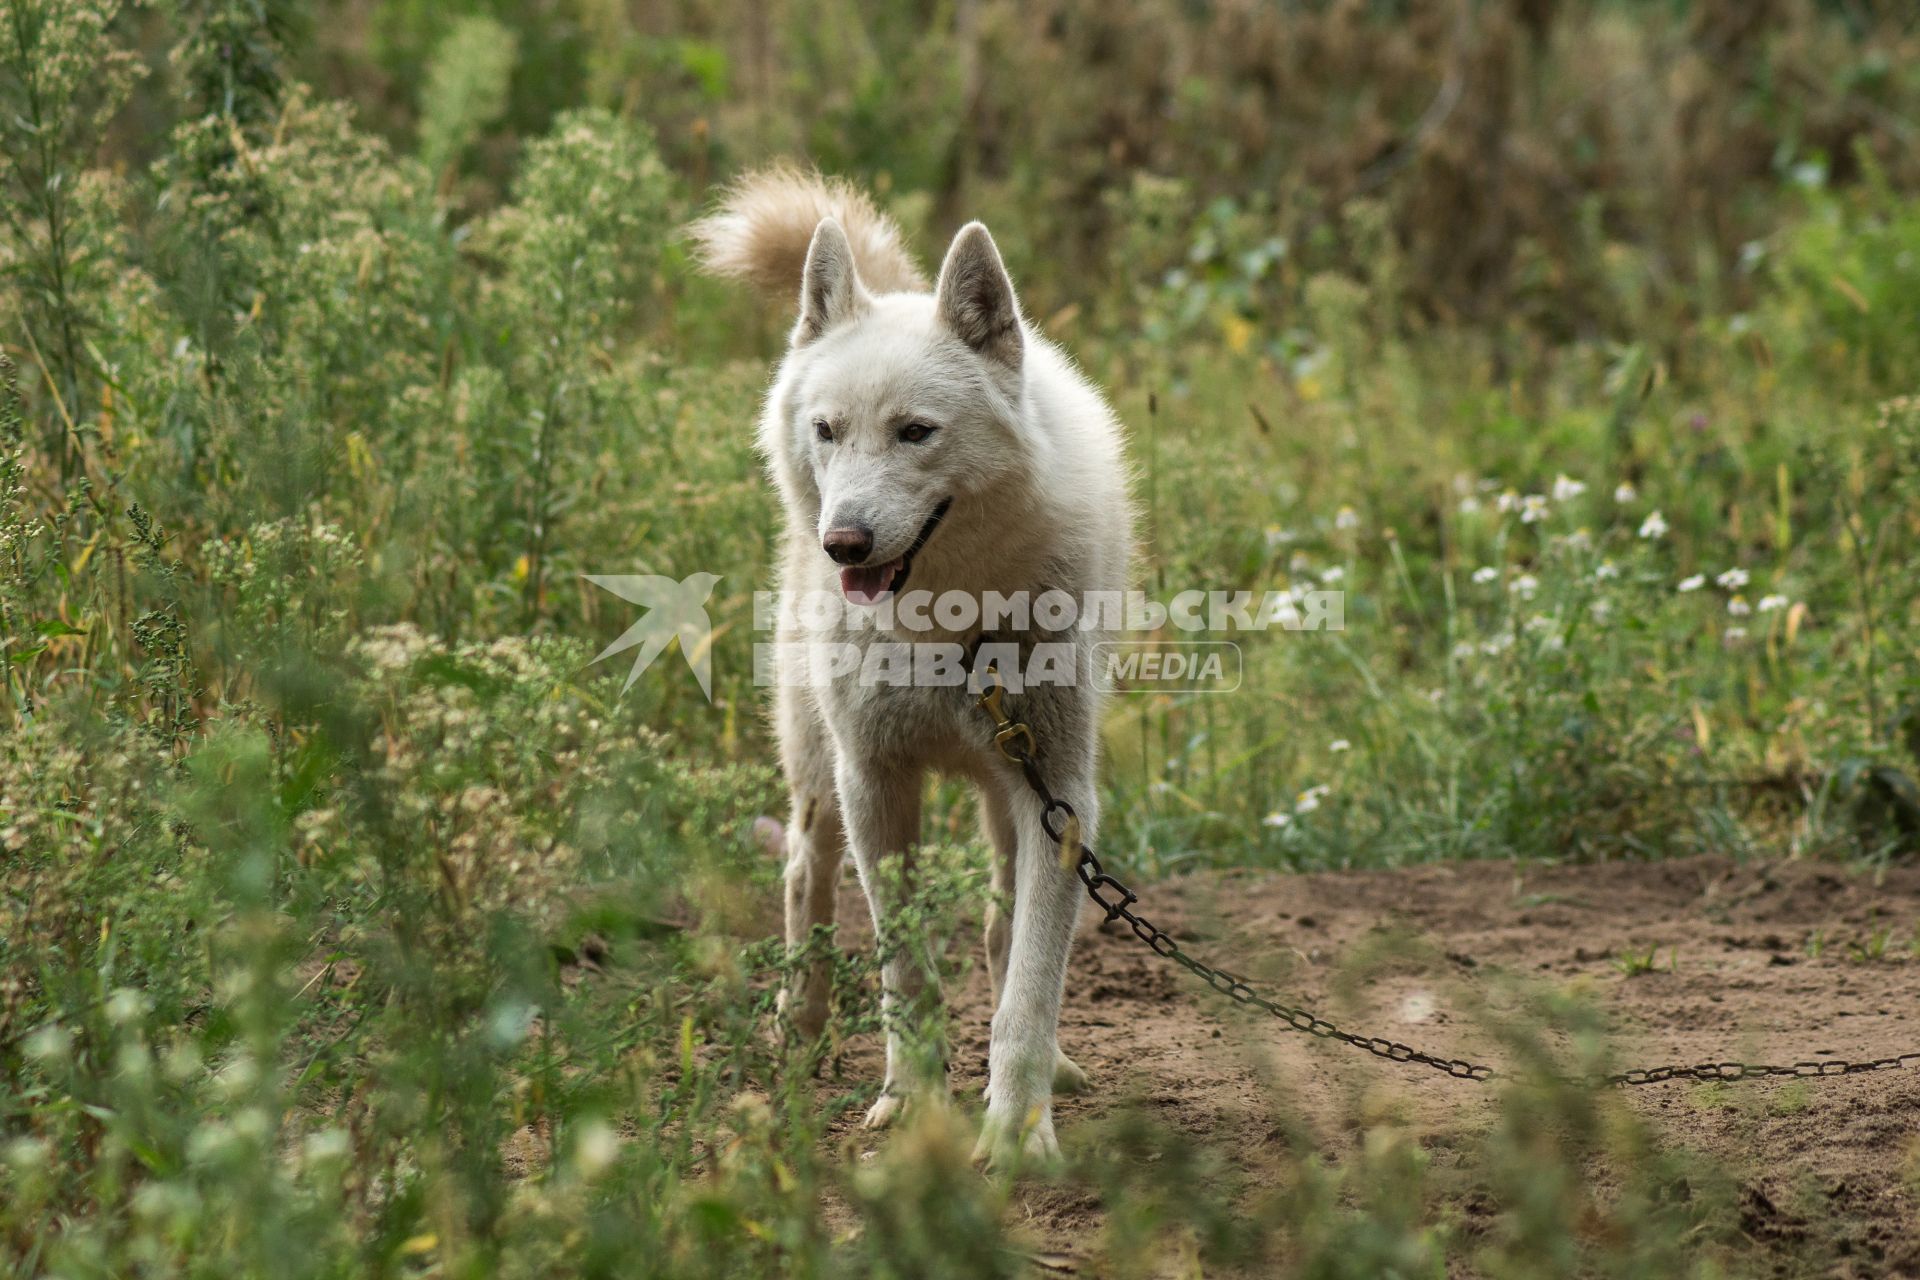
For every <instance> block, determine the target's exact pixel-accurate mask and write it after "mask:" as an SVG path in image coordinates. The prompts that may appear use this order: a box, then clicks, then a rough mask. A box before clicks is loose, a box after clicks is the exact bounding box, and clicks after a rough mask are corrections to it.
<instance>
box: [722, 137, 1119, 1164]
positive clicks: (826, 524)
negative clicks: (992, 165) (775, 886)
mask: <svg viewBox="0 0 1920 1280" xmlns="http://www.w3.org/2000/svg"><path fill="white" fill-rule="evenodd" d="M827 215H831V216H827ZM849 215H851V216H849ZM809 220H810V228H809V239H808V247H807V252H806V255H805V256H804V258H803V259H800V260H798V261H796V260H795V255H793V254H792V253H791V252H790V248H791V244H792V242H793V239H794V235H793V229H794V228H795V227H797V226H799V225H800V224H802V223H807V222H809ZM850 228H857V231H856V233H855V234H854V235H853V236H851V237H849V235H848V230H849V229H850ZM695 233H696V235H697V237H698V238H699V239H700V241H701V244H702V246H703V252H704V254H705V256H706V260H707V261H709V262H712V263H715V264H717V265H718V267H719V268H720V269H721V270H722V271H723V272H724V273H726V274H732V275H739V276H745V277H748V278H750V279H754V280H758V281H761V282H773V283H777V284H778V285H779V286H780V287H782V288H783V289H784V290H797V291H798V292H799V294H800V306H799V317H798V319H797V321H796V323H795V325H794V329H793V334H792V339H791V342H792V345H791V347H790V349H789V351H788V352H787V355H786V357H785V358H784V359H783V360H782V362H781V364H780V367H779V370H778V373H777V375H776V376H775V378H774V382H773V386H772V389H771V390H770V391H769V392H768V395H767V399H766V404H765V407H764V410H763V412H762V414H761V418H760V426H759V444H760V449H761V451H762V453H763V454H764V456H765V459H766V463H767V467H768V470H769V472H770V474H771V476H772V478H773V481H774V483H775V485H776V486H777V488H778V490H779V493H780V498H781V501H782V503H783V504H784V506H785V514H786V528H785V532H784V535H783V537H782V540H781V546H780V555H779V575H780V583H779V585H780V587H781V589H782V590H785V591H808V590H818V591H824V592H830V593H837V592H838V590H839V581H838V574H837V566H836V565H835V564H834V563H833V562H832V561H831V560H830V559H829V558H828V556H827V555H826V553H825V552H824V551H823V550H822V546H821V536H822V534H823V533H824V531H825V530H826V529H828V528H830V527H835V526H836V525H845V524H848V523H863V524H865V525H867V526H868V527H870V528H871V529H872V530H873V532H874V550H873V554H872V555H871V556H870V557H869V562H870V563H880V562H883V561H885V560H888V559H890V558H893V557H895V556H898V555H899V554H900V553H901V552H902V551H903V550H904V549H905V548H906V547H907V546H908V545H909V544H910V543H911V542H912V541H913V539H914V538H915V536H916V535H917V533H918V532H919V530H920V528H921V527H922V525H923V523H924V522H925V521H926V519H927V517H928V515H929V514H930V513H931V511H932V510H933V509H934V507H935V506H936V505H937V504H938V503H939V502H940V501H941V500H942V499H943V498H950V499H951V507H950V509H949V511H948V513H947V516H946V518H945V520H944V521H943V522H942V523H941V524H940V525H939V527H938V529H937V530H936V532H935V533H934V535H933V536H932V538H931V539H930V540H929V541H928V542H927V543H926V545H925V547H924V549H923V550H922V551H921V552H920V553H919V554H918V556H917V557H916V558H915V560H914V561H913V567H912V571H911V577H910V581H909V584H908V586H907V590H908V591H909V592H911V591H914V590H927V591H930V592H933V593H935V594H936V595H937V594H938V593H940V592H943V591H946V590H950V589H959V590H964V591H969V592H973V593H976V594H978V593H983V592H986V591H989V590H991V591H997V592H1001V593H1003V594H1010V593H1013V592H1017V591H1025V592H1030V593H1032V594H1033V595H1034V596H1038V595H1039V594H1040V593H1041V592H1044V591H1047V590H1050V589H1059V590H1064V591H1067V592H1069V593H1071V594H1073V595H1074V596H1076V597H1079V598H1084V596H1085V594H1086V593H1088V592H1095V591H1121V590H1123V589H1125V587H1126V586H1127V585H1128V578H1127V575H1128V561H1129V557H1130V552H1131V547H1132V521H1133V508H1132V502H1131V499H1130V496H1129V493H1128V484H1127V470H1126V467H1125V464H1124V462H1123V457H1122V440H1121V431H1120V427H1119V424H1118V423H1117V422H1116V420H1115V418H1114V415H1113V413H1112V411H1111V410H1110V409H1109V408H1108V406H1107V404H1106V402H1105V400H1104V399H1103V398H1102V397H1101V395H1100V393H1099V392H1098V391H1096V390H1095V389H1094V387H1093V386H1092V385H1090V384H1089V383H1088V382H1087V380H1086V379H1085V378H1083V377H1081V375H1080V374H1079V372H1078V371H1077V370H1076V369H1075V368H1074V367H1073V365H1072V363H1071V362H1070V361H1069V359H1068V358H1067V357H1066V356H1065V355H1064V354H1062V353H1061V352H1060V351H1059V350H1058V349H1057V348H1055V347H1054V346H1053V345H1052V344H1051V343H1049V342H1047V341H1046V339H1044V338H1043V337H1041V336H1040V334H1039V332H1038V331H1037V330H1035V329H1034V328H1033V326H1032V325H1031V324H1029V323H1028V322H1027V321H1026V320H1025V319H1024V318H1022V317H1021V315H1020V312H1019V307H1018V303H1017V301H1016V300H1015V297H1014V293H1013V288H1012V284H1011V282H1010V281H1009V280H1008V279H1007V276H1006V272H1005V268H1004V267H1003V266H1002V265H1001V260H1000V256H999V253H998V251H997V250H996V249H995V247H994V244H993V241H992V238H991V237H990V236H989V235H988V234H987V231H986V228H984V227H982V226H981V225H979V224H978V223H974V224H971V225H969V226H967V227H965V228H963V229H962V230H961V232H960V233H959V235H958V236H957V237H956V238H955V240H954V242H953V246H952V248H951V249H950V250H949V251H948V255H947V260H946V262H945V264H944V265H943V266H942V269H941V276H940V280H939V282H938V284H937V286H936V291H935V292H934V293H926V292H919V291H916V290H915V288H914V285H913V282H915V281H917V279H918V273H917V272H916V271H915V270H914V268H913V265H912V263H911V261H910V260H908V259H906V258H905V256H904V253H903V251H902V250H901V249H900V238H899V235H898V232H897V231H896V230H895V229H894V227H893V226H892V224H891V223H890V222H888V221H887V220H886V219H885V218H884V217H882V216H881V215H879V214H878V213H876V212H875V211H874V210H873V208H872V206H871V205H870V204H868V203H867V202H866V201H864V199H861V198H859V197H858V196H856V195H855V194H854V193H851V192H850V191H849V190H848V189H847V188H846V187H844V186H840V185H831V184H826V183H824V182H822V181H820V180H819V179H808V178H802V177H800V176H797V175H796V174H794V173H792V172H791V171H782V172H780V173H778V174H776V175H774V176H772V177H770V178H764V179H748V180H747V181H746V182H744V183H743V184H741V185H740V186H738V187H736V188H735V189H734V190H733V192H732V194H731V195H730V196H729V197H728V198H727V199H726V200H725V202H724V203H723V204H722V206H721V208H720V209H719V211H718V212H717V213H716V214H715V215H713V216H712V217H710V218H708V219H706V220H705V221H703V222H702V223H700V224H698V225H697V227H696V232H695ZM803 264H804V265H803ZM781 277H784V279H781ZM909 419H919V420H922V421H925V422H928V423H931V424H934V425H936V426H937V427H938V430H937V431H936V432H935V433H934V435H933V436H932V437H931V438H930V439H928V440H927V441H925V442H924V443H920V444H911V443H906V442H902V441H900V440H899V439H898V428H899V426H900V424H901V423H903V422H905V421H907V420H909ZM821 421H825V422H827V423H829V424H830V425H831V426H832V428H833V431H834V433H835V438H834V440H833V441H832V442H830V443H829V442H823V441H821V440H820V439H818V438H817V425H816V424H817V423H819V422H821ZM880 638H894V639H901V640H908V641H925V640H928V639H954V640H959V641H962V642H966V641H970V640H972V639H973V638H974V637H973V636H972V635H961V636H944V635H934V636H929V635H928V634H927V633H925V632H903V633H899V634H897V635H892V636H890V635H889V633H887V632H885V631H880V630H878V629H876V628H873V627H871V626H867V627H858V628H854V627H848V626H847V625H845V624H844V623H842V624H840V625H837V626H835V627H834V628H833V629H831V630H828V631H821V632H803V631H799V630H789V631H783V632H782V634H781V635H780V636H779V639H780V640H781V641H782V642H785V643H792V642H804V643H808V644H820V643H847V642H851V643H854V644H859V645H865V644H868V643H871V642H873V641H874V640H875V639H880ZM994 638H995V639H996V640H1011V639H1015V638H1016V637H1012V636H1008V635H1006V634H1005V633H996V634H995V637H994ZM1048 638H1049V639H1052V640H1065V641H1069V642H1071V643H1073V644H1075V645H1076V646H1078V648H1079V658H1080V661H1079V664H1078V665H1079V669H1080V672H1081V676H1082V678H1081V679H1080V681H1079V682H1078V684H1077V685H1076V686H1074V687H1071V688H1063V687H1050V688H1045V689H1041V688H1029V689H1028V690H1027V691H1026V692H1024V693H1023V694H1022V695H1021V696H1020V697H1019V698H1017V699H1015V700H1014V705H1015V710H1016V713H1017V714H1019V715H1020V716H1021V717H1022V718H1023V719H1025V720H1027V721H1028V722H1029V723H1031V724H1032V725H1033V727H1034V730H1035V732H1036V734H1037V735H1038V737H1039V740H1040V742H1041V766H1042V768H1043V769H1044V771H1045V773H1046V776H1047V779H1048V782H1049V785H1050V786H1051V787H1052V788H1053V790H1054V791H1055V792H1056V793H1057V794H1058V795H1060V796H1061V797H1062V798H1064V799H1066V800H1068V801H1069V802H1070V803H1072V805H1073V806H1074V808H1075V809H1076V810H1077V811H1078V813H1079V815H1080V818H1081V822H1082V828H1083V833H1084V836H1085V838H1086V839H1087V840H1089V841H1091V840H1092V839H1093V838H1094V836H1095V834H1096V831H1097V827H1098V821H1099V802H1098V798H1097V795H1096V792H1095V787H1094V762H1095V754H1096V748H1097V733H1098V726H1099V721H1100V717H1099V706H1098V694H1097V692H1096V690H1095V689H1094V688H1093V682H1092V680H1091V679H1090V678H1089V677H1090V672H1091V650H1092V647H1093V645H1094V644H1096V643H1097V642H1098V641H1100V640H1101V639H1104V638H1106V637H1104V636H1102V635H1099V634H1096V633H1089V632H1074V633H1072V634H1070V635H1065V636H1053V637H1048ZM775 717H776V724H777V729H778V734H779V740H780V750H781V756H782V760H783V763H784V765H785V769H786V775H787V779H788V783H789V785H790V788H791V792H792V806H793V807H792V814H791V819H790V821H789V823H788V826H787V830H786V846H787V875H786V883H787V904H786V907H787V940H788V943H789V945H790V946H793V947H796V948H797V947H799V946H800V945H801V944H803V943H804V942H806V940H807V939H808V937H809V935H810V934H811V932H812V930H813V929H814V928H815V927H816V926H823V925H824V926H828V927H831V926H832V924H833V919H834V896H835V895H834V890H835V885H836V883H837V881H838V878H839V872H840V863H841V858H842V852H843V849H851V851H852V853H853V857H854V862H855V865H856V867H857V868H858V870H859V874H860V879H861V883H862V885H863V887H864V888H865V890H866V894H867V897H868V901H869V905H870V906H871V908H872V910H873V914H874V919H875V921H876V923H877V924H879V925H880V926H881V927H882V928H884V922H885V920H886V918H887V916H888V914H889V912H890V910H891V909H892V907H893V906H894V905H895V904H894V903H893V902H892V901H890V900H889V894H890V893H891V892H893V890H892V888H891V886H894V885H897V884H899V883H901V881H902V879H903V877H889V876H883V875H881V874H880V868H881V864H882V863H883V861H892V860H899V861H900V862H901V863H902V864H903V871H904V881H905V883H906V884H908V885H910V884H911V876H912V864H913V858H914V845H915V843H916V841H918V839H919V837H920V800H921V795H922V792H923V782H924V776H925V774H926V773H927V771H929V770H941V771H945V772H950V773H955V774H958V775H961V776H964V777H966V778H969V779H971V780H972V781H973V782H974V784H975V785H976V786H977V788H978V791H979V800H980V808H981V816H982V825H983V827H984V828H985V830H986V833H987V835H988V838H989V839H990V841H991V842H992V845H993V848H994V853H995V858H994V865H995V871H994V877H993V882H994V887H995V890H996V899H997V898H999V897H1002V896H1010V897H1011V899H1012V904H1013V910H1012V918H1011V920H1009V919H1007V918H1006V915H1005V914H1004V913H1003V912H1001V911H1000V910H999V909H998V906H997V901H996V903H995V904H994V905H992V906H990V907H989V911H988V922H987V951H988V966H989V971H990V973H991V974H992V978H993V985H994V990H995V1000H996V1006H997V1007H996V1011H995V1013H994V1016H993V1028H992V1031H993V1035H992V1049H991V1052H990V1055H989V1063H988V1065H989V1085H988V1104H987V1116H986V1126H985V1129H984V1132H983V1134H982V1136H981V1147H982V1154H983V1155H985V1156H988V1157H990V1158H993V1159H995V1160H996V1161H998V1160H1000V1159H1002V1158H1004V1157H1005V1156H1007V1155H1009V1154H1010V1153H1011V1152H1012V1151H1013V1150H1014V1149H1016V1148H1024V1150H1025V1151H1026V1152H1027V1153H1029V1154H1031V1155H1040V1156H1051V1155H1054V1154H1057V1152H1058V1144H1057V1142H1056V1140H1055V1136H1054V1127H1053V1115H1052V1093H1053V1088H1054V1086H1055V1084H1056V1082H1058V1083H1059V1084H1060V1085H1061V1086H1063V1087H1068V1086H1072V1085H1075V1084H1077V1083H1080V1082H1081V1081H1083V1079H1084V1077H1082V1076H1081V1075H1080V1072H1079V1069H1078V1068H1077V1067H1075V1066H1074V1065H1073V1064H1072V1063H1071V1062H1070V1061H1068V1060H1067V1059H1066V1058H1065V1057H1064V1055H1062V1054H1061V1053H1060V1051H1059V1048H1058V1038H1057V1024H1058V1021H1059V1013H1060V1001H1061V995H1062V991H1063V987H1064V983H1065V980H1066V971H1067V957H1068V952H1069V950H1070V948H1071V945H1072V938H1073V932H1074V924H1075V920H1076V917H1077V915H1078V910H1079V904H1080V900H1081V897H1080V889H1079V886H1078V883H1077V881H1076V879H1075V876H1074V874H1073V872H1072V871H1071V870H1070V869H1067V868H1063V866H1062V865H1061V858H1060V854H1059V851H1058V850H1057V849H1056V848H1055V847H1054V846H1053V845H1052V843H1051V842H1050V841H1049V840H1048V838H1047V836H1046V834H1045V831H1044V829H1043V828H1042V826H1041V822H1040V816H1041V815H1040V805H1039V803H1038V802H1037V801H1036V800H1035V799H1034V797H1033V796H1032V794H1031V793H1030V792H1029V791H1028V790H1027V788H1026V786H1025V784H1024V782H1023V780H1022V778H1021V776H1020V774H1019V771H1018V770H1017V769H1015V768H1014V767H1013V766H1012V765H1011V764H1009V763H1008V762H1007V761H1006V760H1005V759H1003V758H1002V757H1001V756H1000V755H999V754H997V752H996V751H995V750H994V748H993V745H992V741H991V729H990V727H989V725H988V722H987V720H986V718H985V717H984V716H983V715H982V713H981V712H980V710H979V709H978V708H977V707H975V706H974V705H973V703H972V699H971V698H970V697H968V695H967V693H966V691H965V690H964V689H961V688H901V687H893V686H886V687H860V685H858V684H857V683H855V682H853V681H852V680H848V681H845V682H836V683H834V684H832V685H830V686H828V687H825V688H812V689H795V688H787V687H783V688H781V689H779V690H778V692H777V694H776V705H775ZM828 974H829V969H828V965H827V963H826V962H825V961H821V962H819V963H816V964H814V965H813V966H812V967H811V969H810V970H809V971H808V972H806V973H804V974H802V975H801V976H800V977H799V978H798V979H797V980H796V981H795V983H794V984H793V987H792V989H791V990H789V991H787V992H785V993H783V1009H784V1011H785V1016H786V1017H787V1018H788V1019H789V1020H790V1021H791V1022H792V1024H793V1025H794V1027H795V1028H796V1029H797V1030H798V1031H799V1032H800V1033H801V1034H802V1035H803V1036H806V1037H809V1038H811V1037H813V1036H816V1035H817V1034H818V1033H819V1032H820V1030H821V1029H822V1027H823V1026H824V1024H825V1020H826V1016H827V996H828ZM883 985H884V991H885V994H884V1003H885V1007H886V1009H887V1010H888V1013H889V1022H888V1025H889V1027H890V1028H896V1029H895V1030H891V1031H890V1032H889V1035H888V1042H887V1068H886V1072H887V1074H886V1081H885V1087H884V1089H883V1091H882V1096H881V1098H880V1100H879V1101H878V1102H877V1103H876V1104H875V1105H874V1107H873V1108H872V1110H871V1111H870V1112H869V1113H868V1117H867V1119H868V1123H869V1124H870V1125H876V1126H877V1125H882V1124H885V1123H886V1122H887V1121H888V1120H889V1119H891V1118H892V1116H893V1115H894V1114H895V1112H896V1111H897V1110H898V1109H899V1107H900V1106H901V1105H902V1103H903V1101H904V1099H905V1098H906V1096H907V1095H908V1094H909V1092H911V1091H912V1090H913V1089H914V1088H915V1087H916V1086H919V1085H927V1084H932V1083H935V1082H932V1081H915V1080H911V1079H908V1078H907V1076H908V1074H909V1073H910V1072H911V1070H912V1067H911V1063H910V1062H909V1061H908V1058H907V1054H906V1052H905V1045H904V1043H903V1041H902V1040H901V1038H900V1035H899V1034H898V1031H897V1027H898V1025H899V1018H900V1015H901V1014H902V1013H903V1012H904V1011H906V1010H907V1009H908V1008H909V1007H911V1006H915V1005H916V1004H918V1005H920V1006H923V1007H926V1008H932V1007H934V1005H935V1004H936V1003H937V1000H938V992H937V990H934V989H933V988H934V980H933V968H932V963H931V959H930V957H927V956H924V955H909V954H903V953H896V954H893V955H892V956H891V957H890V958H889V960H888V961H887V963H886V964H885V965H884V966H883ZM937 1083H938V1084H939V1086H940V1087H942V1088H944V1080H942V1081H939V1082H937Z"/></svg>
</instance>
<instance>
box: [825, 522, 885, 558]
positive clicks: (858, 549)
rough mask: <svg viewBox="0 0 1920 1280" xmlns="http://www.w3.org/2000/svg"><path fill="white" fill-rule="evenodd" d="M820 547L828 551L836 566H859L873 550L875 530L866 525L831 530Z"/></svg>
mask: <svg viewBox="0 0 1920 1280" xmlns="http://www.w3.org/2000/svg"><path fill="white" fill-rule="evenodd" d="M820 545H821V546H823V547H825V548H826V549H827V554H828V555H830V556H832V557H833V560H834V563H835V564H859V563H860V562H861V561H863V560H865V559H866V558H867V556H868V554H869V553H870V552H872V550H873V530H871V529H869V528H867V527H866V526H865V525H854V526H852V527H851V528H847V529H829V530H827V536H826V537H824V538H822V539H820Z"/></svg>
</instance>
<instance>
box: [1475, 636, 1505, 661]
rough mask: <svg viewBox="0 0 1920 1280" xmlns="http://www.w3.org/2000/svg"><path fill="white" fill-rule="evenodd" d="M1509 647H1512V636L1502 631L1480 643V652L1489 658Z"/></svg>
mask: <svg viewBox="0 0 1920 1280" xmlns="http://www.w3.org/2000/svg"><path fill="white" fill-rule="evenodd" d="M1511 648H1513V636H1512V635H1510V634H1508V633H1507V632H1505V631H1502V632H1501V633H1500V634H1499V635H1497V636H1495V637H1494V638H1493V639H1491V640H1489V641H1487V642H1486V643H1485V644H1483V645H1481V646H1480V652H1482V653H1484V654H1486V655H1487V656H1488V657H1489V658H1491V657H1493V656H1494V655H1495V654H1498V653H1505V652H1506V651H1507V650H1509V649H1511Z"/></svg>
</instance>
